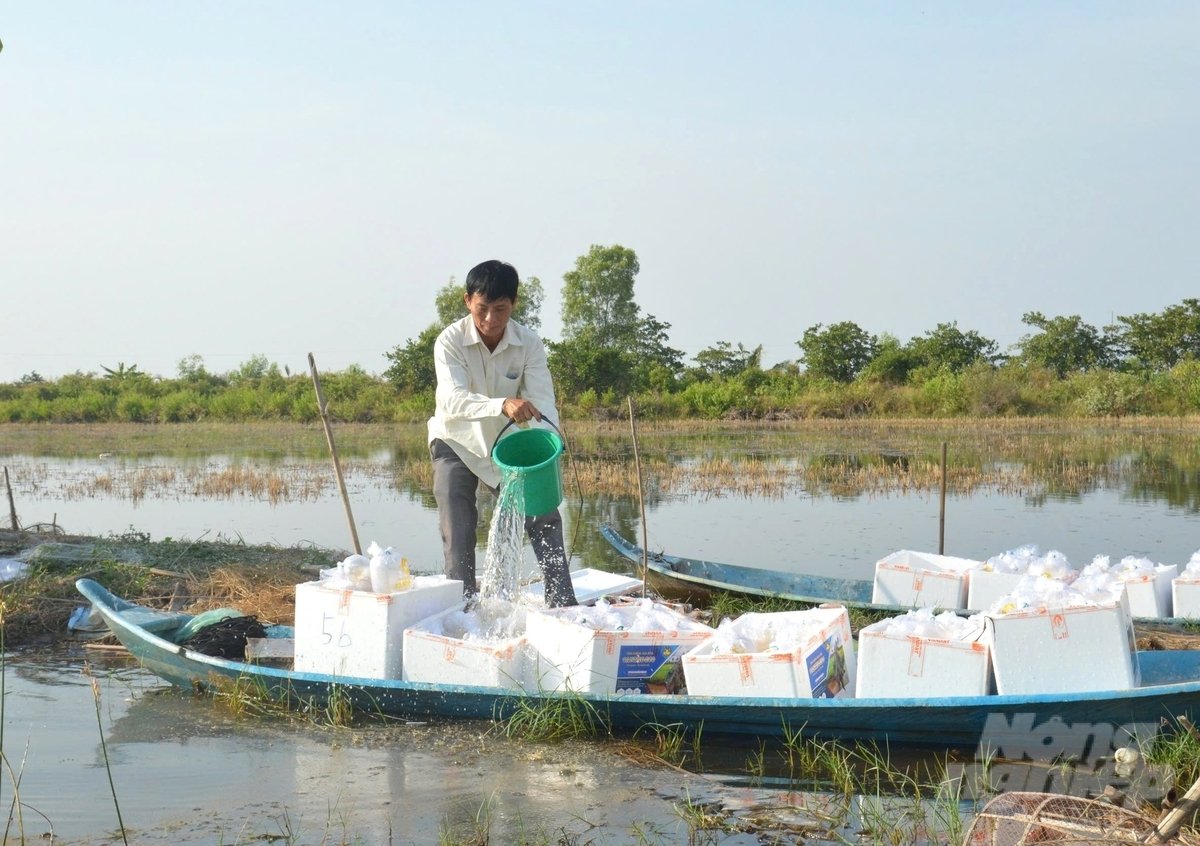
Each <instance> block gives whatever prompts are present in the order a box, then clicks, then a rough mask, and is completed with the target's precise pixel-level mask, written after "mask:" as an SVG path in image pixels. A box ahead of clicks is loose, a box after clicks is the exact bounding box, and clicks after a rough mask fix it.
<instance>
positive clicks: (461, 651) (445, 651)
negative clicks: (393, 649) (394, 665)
mask: <svg viewBox="0 0 1200 846" xmlns="http://www.w3.org/2000/svg"><path fill="white" fill-rule="evenodd" d="M462 609H463V604H462V602H461V597H460V602H459V603H458V604H457V605H456V606H455V607H453V608H449V609H447V610H445V611H443V612H441V613H440V614H435V615H434V616H433V617H430V618H429V619H426V620H421V621H420V622H418V623H415V624H413V625H411V626H409V627H408V628H407V629H405V630H404V680H405V681H417V682H437V683H439V684H461V685H478V686H482V687H502V688H505V689H507V690H524V689H526V686H527V684H528V675H529V660H528V655H527V653H528V651H529V650H528V645H527V639H526V637H525V635H519V636H517V637H511V638H503V639H498V640H475V639H465V638H460V637H451V636H450V635H447V634H445V633H444V632H445V626H444V625H443V623H444V622H445V619H446V617H448V616H449V615H450V614H453V613H455V612H456V611H461V610H462Z"/></svg>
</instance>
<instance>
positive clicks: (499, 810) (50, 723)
mask: <svg viewBox="0 0 1200 846" xmlns="http://www.w3.org/2000/svg"><path fill="white" fill-rule="evenodd" d="M85 658H86V656H85V655H84V650H82V649H80V648H78V647H75V648H72V649H70V650H67V651H62V650H59V651H54V652H24V653H18V654H10V655H9V656H8V661H7V666H6V668H5V686H6V695H5V701H4V735H3V750H4V755H5V758H6V759H7V763H8V765H9V766H11V767H12V769H13V772H14V773H17V774H19V785H20V801H21V808H22V813H21V817H20V819H19V820H18V819H14V821H13V823H12V828H11V830H10V833H9V836H10V838H11V839H10V841H9V842H18V840H17V838H18V837H19V836H20V834H21V833H23V834H24V836H25V838H27V839H28V840H29V841H30V842H36V841H39V840H41V839H43V838H46V837H47V836H48V835H50V834H53V837H54V838H55V840H54V842H56V843H110V842H120V837H119V834H118V835H113V834H112V833H113V832H116V831H118V829H119V825H118V821H117V808H118V807H119V810H120V815H121V818H122V819H123V820H124V824H125V827H126V830H127V832H128V833H129V835H130V838H129V839H130V842H131V843H138V844H168V843H191V844H233V843H253V842H264V841H265V842H271V841H273V840H275V839H279V840H280V842H295V843H395V844H410V843H412V844H426V843H438V842H440V841H442V839H443V838H451V837H452V838H456V839H450V840H449V841H448V842H455V843H459V842H461V843H468V842H470V843H473V842H482V841H477V840H476V839H475V838H474V837H473V836H472V835H474V834H476V833H477V832H479V831H480V830H485V831H490V836H491V841H490V842H492V843H515V842H519V841H520V840H521V839H522V838H525V839H526V841H527V842H533V843H537V842H558V838H557V836H554V835H555V833H556V832H567V833H581V832H588V835H587V837H588V839H589V840H590V841H591V842H595V843H625V842H630V841H631V840H636V837H635V835H634V832H635V828H636V826H641V827H642V828H643V829H644V830H645V831H646V832H648V833H649V832H655V833H656V834H655V835H654V836H653V837H651V838H650V839H649V841H648V842H651V843H658V842H661V843H675V842H686V839H687V835H686V826H684V825H683V823H682V821H681V820H680V818H679V816H678V815H677V814H676V813H675V811H674V801H675V800H676V799H678V798H679V797H680V796H681V795H683V794H684V793H685V792H686V791H687V790H688V781H689V779H688V777H685V776H682V775H681V774H679V773H676V772H674V771H667V772H669V777H668V776H666V775H664V771H663V770H661V769H651V768H647V767H643V766H638V765H635V764H633V763H631V762H630V761H629V760H628V759H626V758H624V757H621V756H620V755H618V754H616V753H615V752H613V751H610V750H609V749H607V748H606V747H605V746H603V745H601V744H595V743H578V744H575V743H567V744H555V745H547V744H528V743H517V742H509V741H507V740H505V739H504V738H503V737H502V736H498V735H497V734H496V733H495V731H494V729H493V728H492V727H491V726H490V725H489V724H484V723H457V724H428V723H420V724H399V725H398V724H393V725H386V726H369V727H365V728H359V729H354V730H349V729H333V728H317V727H313V726H310V725H306V724H302V723H297V722H294V721H284V720H280V719H254V718H245V717H241V718H239V717H236V716H233V715H231V714H230V713H229V712H228V711H226V710H224V709H222V708H221V707H220V706H218V705H215V704H214V703H213V702H211V701H208V700H204V699H200V698H193V697H191V696H187V695H184V694H181V693H179V692H177V691H173V690H170V689H166V688H163V687H162V685H161V684H160V683H159V682H158V681H157V680H156V679H155V678H153V677H152V676H149V675H148V674H146V673H145V672H144V671H142V670H140V669H137V668H134V667H132V666H130V665H129V663H128V662H126V661H124V660H118V659H112V658H109V659H104V658H100V659H99V660H97V659H95V658H94V657H93V659H92V661H91V662H90V664H89V672H90V674H91V675H90V677H89V676H85V675H84V673H83V672H82V668H83V665H84V661H85ZM91 678H95V679H96V680H97V683H98V687H99V702H100V720H99V722H98V721H97V719H96V698H95V696H94V694H93V688H92V685H91ZM101 729H102V730H103V741H104V747H105V748H106V749H107V755H108V767H107V769H106V765H105V748H102V746H101ZM110 771H111V774H112V780H113V785H114V787H113V788H110V786H109V781H108V772H110ZM710 787H711V785H709V784H707V783H706V782H705V781H704V780H697V787H696V788H694V789H693V793H695V794H696V795H701V794H703V793H704V791H705V790H707V789H709V788H710ZM113 789H115V792H116V803H114V800H113V795H112V791H113ZM11 799H12V779H11V777H10V776H9V774H8V773H7V772H6V773H5V774H4V776H3V777H2V778H0V801H2V802H3V803H4V805H5V806H6V807H7V805H8V803H9V802H10V801H11ZM289 838H291V839H289ZM726 842H737V841H726ZM747 842H749V841H747Z"/></svg>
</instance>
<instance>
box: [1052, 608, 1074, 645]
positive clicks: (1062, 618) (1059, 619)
mask: <svg viewBox="0 0 1200 846" xmlns="http://www.w3.org/2000/svg"><path fill="white" fill-rule="evenodd" d="M1050 634H1052V635H1053V636H1054V639H1055V640H1066V639H1067V638H1069V637H1070V636H1071V633H1070V632H1068V631H1067V615H1066V614H1051V615H1050Z"/></svg>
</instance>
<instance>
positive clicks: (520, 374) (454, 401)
mask: <svg viewBox="0 0 1200 846" xmlns="http://www.w3.org/2000/svg"><path fill="white" fill-rule="evenodd" d="M433 367H434V370H435V371H436V373H437V392H436V395H435V403H434V412H433V417H430V418H429V440H430V441H431V442H432V441H433V439H434V438H440V439H442V440H443V441H445V442H446V443H447V444H449V446H450V447H451V448H452V449H453V450H454V451H455V453H457V454H458V457H459V458H461V459H462V460H463V463H464V464H466V465H467V467H468V468H469V469H470V470H471V472H472V473H474V474H475V475H476V476H478V477H479V478H480V479H482V480H483V481H484V482H485V483H486V484H488V485H491V486H492V487H493V488H494V487H496V486H498V485H499V484H500V472H499V471H498V470H497V469H496V466H495V465H494V464H492V459H491V449H492V443H493V442H494V441H495V439H496V436H497V435H499V434H500V430H501V429H503V428H504V424H506V423H507V422H508V420H507V419H506V418H505V417H504V400H506V399H508V398H509V397H518V398H521V399H527V400H529V401H530V402H532V403H533V404H534V405H536V406H537V408H538V411H540V412H541V413H542V414H543V415H544V416H545V417H547V418H548V419H550V420H552V421H553V422H554V423H555V425H557V424H558V422H559V421H558V408H557V407H556V405H555V402H554V384H553V383H552V382H551V380H550V368H549V367H548V366H547V364H546V347H545V346H544V345H543V344H542V340H541V338H539V337H538V336H537V335H536V334H534V332H533V331H532V330H530V329H527V328H526V327H524V326H522V325H521V324H520V323H517V322H516V321H513V320H510V321H508V325H507V326H506V327H505V329H504V337H503V338H501V339H500V343H498V344H497V345H496V349H495V350H490V351H489V350H488V348H487V344H485V343H484V342H483V338H481V337H480V335H479V330H478V329H476V328H475V323H474V321H472V320H471V316H470V315H467V316H466V317H464V318H462V319H461V320H456V321H455V322H454V323H451V324H450V325H449V326H447V327H446V328H445V329H443V330H442V333H441V334H440V335H438V338H437V341H436V342H435V343H434V345H433Z"/></svg>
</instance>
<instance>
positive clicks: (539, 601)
mask: <svg viewBox="0 0 1200 846" xmlns="http://www.w3.org/2000/svg"><path fill="white" fill-rule="evenodd" d="M571 587H572V588H574V589H575V601H576V602H578V603H579V604H580V605H588V604H590V603H593V602H595V601H596V600H597V599H599V598H600V597H602V596H621V595H624V594H628V593H633V592H634V591H636V590H640V589H641V587H642V580H641V579H635V578H633V577H632V576H625V575H622V574H621V573H610V572H609V571H607V570H597V569H594V568H592V567H583V568H581V569H579V570H572V571H571ZM524 594H525V597H526V599H527V600H528V601H529V602H530V603H531V604H533V605H544V604H545V602H546V586H545V584H544V583H542V582H534V583H533V584H531V585H529V586H528V587H526V588H525V590H524Z"/></svg>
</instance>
